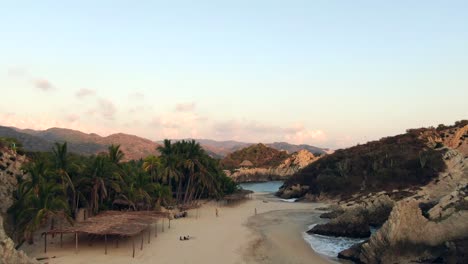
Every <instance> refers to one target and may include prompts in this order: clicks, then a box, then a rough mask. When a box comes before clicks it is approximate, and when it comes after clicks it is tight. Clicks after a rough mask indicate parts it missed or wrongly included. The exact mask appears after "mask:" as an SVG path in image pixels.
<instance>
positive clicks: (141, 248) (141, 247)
mask: <svg viewBox="0 0 468 264" xmlns="http://www.w3.org/2000/svg"><path fill="white" fill-rule="evenodd" d="M140 250H143V231H141V246H140Z"/></svg>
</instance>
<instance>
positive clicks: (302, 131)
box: [211, 119, 327, 144]
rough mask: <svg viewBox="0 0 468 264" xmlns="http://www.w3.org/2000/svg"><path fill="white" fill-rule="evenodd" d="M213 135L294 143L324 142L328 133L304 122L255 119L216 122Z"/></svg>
mask: <svg viewBox="0 0 468 264" xmlns="http://www.w3.org/2000/svg"><path fill="white" fill-rule="evenodd" d="M211 134H212V137H214V138H217V139H234V140H242V141H249V142H265V143H269V142H274V141H287V142H289V143H293V144H303V143H306V144H322V143H324V142H326V141H327V135H326V133H325V132H324V131H322V130H320V129H308V128H306V127H305V126H304V125H302V124H295V125H291V126H284V127H283V126H275V125H267V124H263V123H261V122H257V121H253V120H245V119H243V120H229V121H222V122H214V123H213V126H212V132H211Z"/></svg>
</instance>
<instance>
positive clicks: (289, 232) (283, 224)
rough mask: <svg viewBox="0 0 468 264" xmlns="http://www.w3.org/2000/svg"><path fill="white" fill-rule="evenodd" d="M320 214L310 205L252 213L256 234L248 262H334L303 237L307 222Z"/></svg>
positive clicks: (253, 227)
mask: <svg viewBox="0 0 468 264" xmlns="http://www.w3.org/2000/svg"><path fill="white" fill-rule="evenodd" d="M318 215H319V214H318V213H316V212H313V211H311V210H310V209H287V210H277V211H271V212H267V213H264V214H260V215H257V216H253V217H250V218H249V221H248V223H247V226H248V227H249V228H251V229H252V230H254V231H255V234H256V235H257V237H256V238H255V239H254V241H252V242H251V246H250V247H249V248H250V249H249V250H248V251H247V252H246V255H245V257H246V263H273V264H276V263H277V264H282V263H297V264H302V263H304V264H305V263H333V262H334V261H333V260H332V259H329V258H327V257H326V256H322V255H320V254H319V253H317V252H315V251H313V249H312V248H311V247H310V245H309V244H307V242H306V241H305V240H304V238H303V233H304V232H305V231H306V229H307V225H308V223H311V222H313V221H314V220H313V219H314V218H318ZM317 221H320V220H317Z"/></svg>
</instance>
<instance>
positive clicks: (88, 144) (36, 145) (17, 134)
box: [0, 126, 330, 159]
mask: <svg viewBox="0 0 468 264" xmlns="http://www.w3.org/2000/svg"><path fill="white" fill-rule="evenodd" d="M2 136H3V137H13V138H16V139H18V140H19V141H20V142H22V143H23V145H24V148H25V150H27V151H50V150H51V149H52V147H53V144H54V142H65V141H66V142H68V144H69V145H68V148H69V150H70V152H74V153H78V154H84V155H91V154H96V153H99V152H104V151H107V147H108V146H109V145H111V144H120V145H121V149H122V151H124V153H125V154H126V157H125V159H139V158H142V157H145V156H147V155H150V154H156V151H155V149H156V148H157V147H158V146H159V145H160V143H161V142H154V141H151V140H149V139H145V138H141V137H138V136H134V135H128V134H123V133H118V134H113V135H110V136H107V137H102V136H100V135H98V134H95V133H90V134H88V133H83V132H81V131H77V130H72V129H66V128H57V127H54V128H49V129H46V130H33V129H19V128H14V127H5V126H0V137H2ZM195 140H196V141H197V142H199V143H200V145H201V146H202V147H203V149H205V151H206V152H207V153H208V154H209V155H210V156H212V157H213V158H218V159H222V158H224V157H226V156H227V155H228V154H230V153H233V152H235V151H237V150H240V149H243V148H246V147H249V146H254V145H255V144H253V143H247V142H239V141H233V140H226V141H216V140H211V139H195ZM174 141H177V140H174ZM263 145H264V146H267V147H270V148H272V149H275V150H278V151H285V152H287V153H288V154H291V153H294V152H298V151H299V150H303V149H304V150H308V151H309V152H311V153H313V154H314V155H317V154H326V153H328V152H329V151H330V150H329V149H324V148H318V147H314V146H310V145H305V144H303V145H294V144H289V143H286V142H275V143H270V144H263Z"/></svg>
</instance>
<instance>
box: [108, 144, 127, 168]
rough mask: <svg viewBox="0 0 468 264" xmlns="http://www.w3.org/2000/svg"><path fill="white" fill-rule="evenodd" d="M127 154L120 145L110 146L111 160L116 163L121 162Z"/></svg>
mask: <svg viewBox="0 0 468 264" xmlns="http://www.w3.org/2000/svg"><path fill="white" fill-rule="evenodd" d="M124 156H125V154H124V153H123V152H122V151H121V150H120V145H114V144H112V145H110V146H109V160H110V161H111V162H112V163H114V164H119V163H120V161H122V159H123V157H124Z"/></svg>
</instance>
